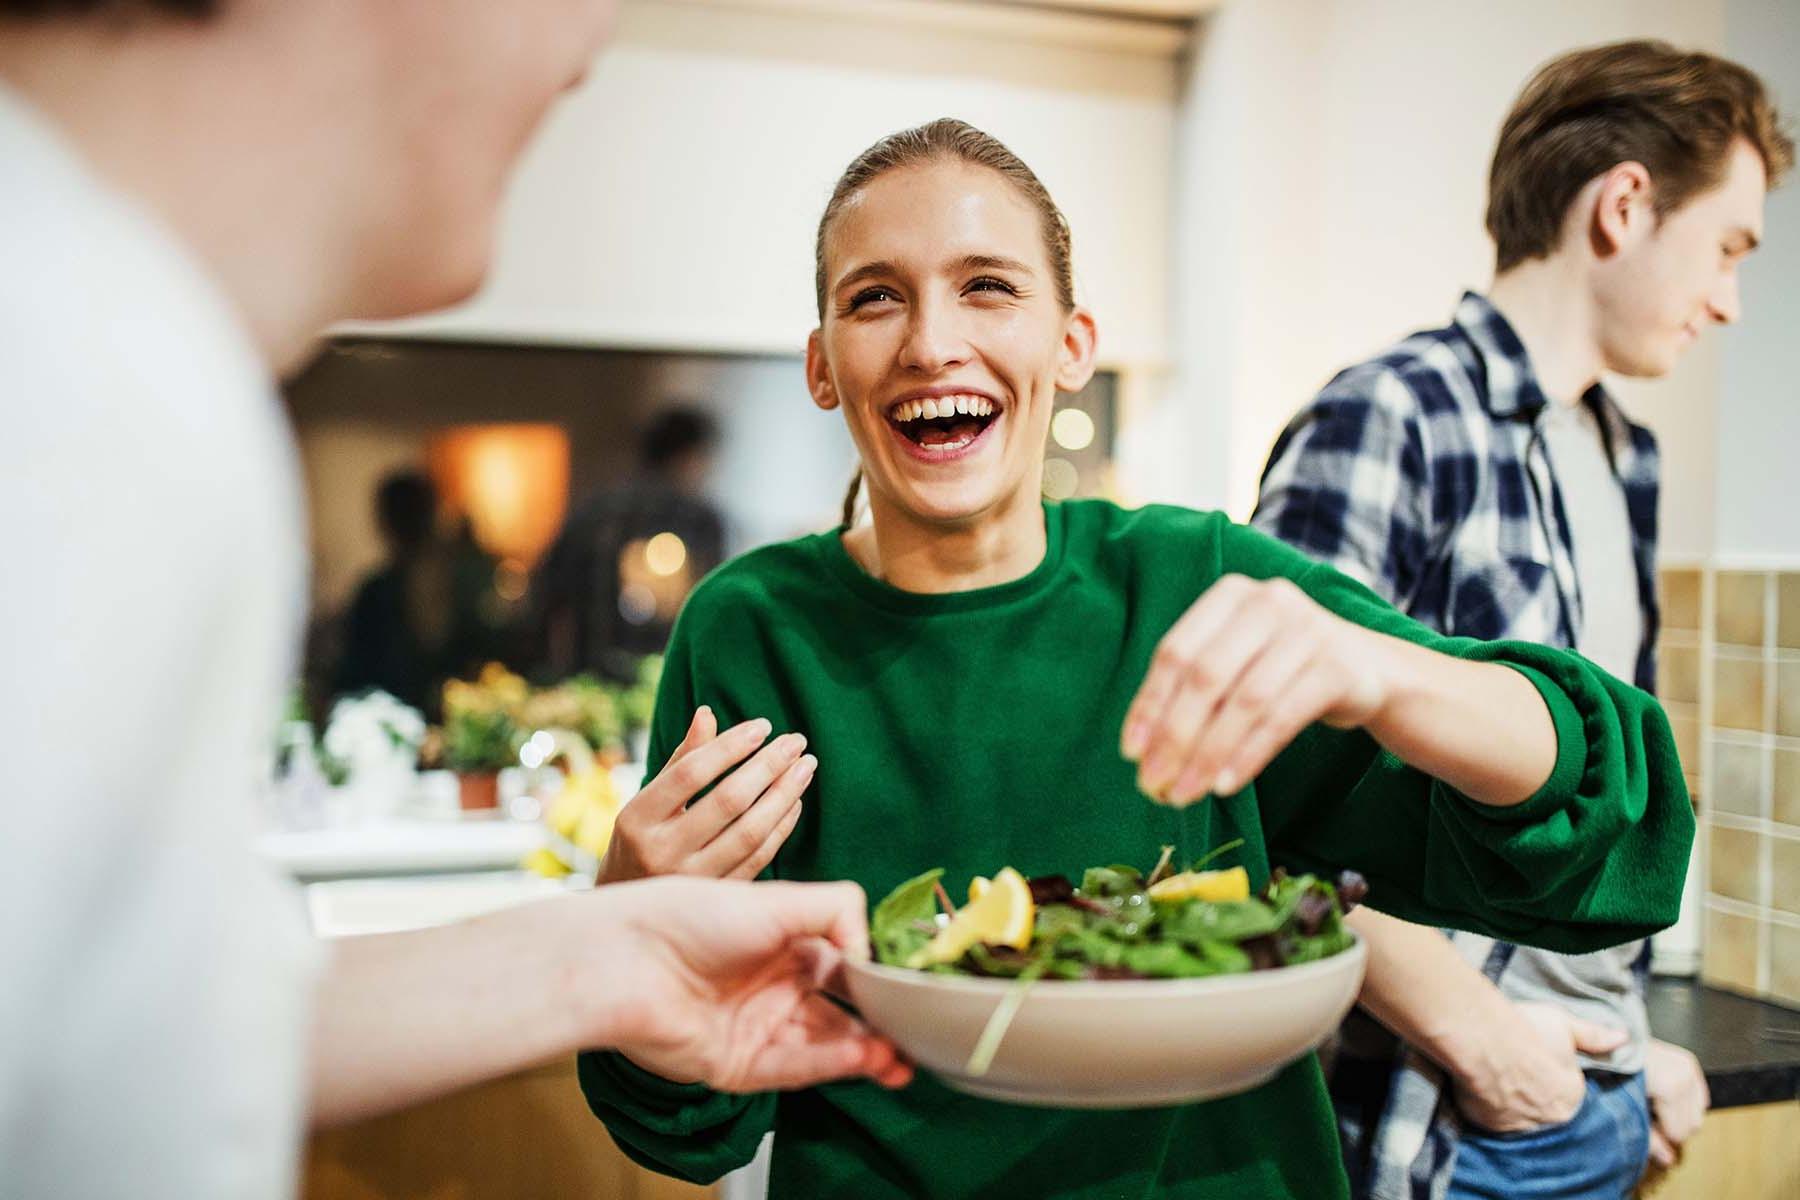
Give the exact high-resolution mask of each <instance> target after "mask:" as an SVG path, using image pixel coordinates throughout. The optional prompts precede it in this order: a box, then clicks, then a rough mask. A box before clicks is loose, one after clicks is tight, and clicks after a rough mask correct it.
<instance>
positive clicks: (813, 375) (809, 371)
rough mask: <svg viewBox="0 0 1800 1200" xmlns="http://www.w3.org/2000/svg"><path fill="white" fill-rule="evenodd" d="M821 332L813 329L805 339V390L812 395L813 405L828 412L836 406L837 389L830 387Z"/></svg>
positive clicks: (829, 369) (828, 368)
mask: <svg viewBox="0 0 1800 1200" xmlns="http://www.w3.org/2000/svg"><path fill="white" fill-rule="evenodd" d="M821 332H822V331H821V330H818V329H815V330H813V331H812V335H811V336H810V337H808V338H807V339H806V390H807V391H809V392H811V393H812V398H813V403H814V404H816V405H818V406H819V407H820V408H823V409H827V410H830V409H833V408H836V407H837V406H838V397H837V389H836V388H835V387H833V386H831V368H830V367H829V366H828V365H827V364H826V362H825V345H824V342H823V341H822V340H821V339H820V334H821Z"/></svg>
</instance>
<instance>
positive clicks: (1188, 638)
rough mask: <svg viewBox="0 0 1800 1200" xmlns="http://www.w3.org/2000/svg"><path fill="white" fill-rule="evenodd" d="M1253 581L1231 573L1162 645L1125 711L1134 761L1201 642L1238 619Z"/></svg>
mask: <svg viewBox="0 0 1800 1200" xmlns="http://www.w3.org/2000/svg"><path fill="white" fill-rule="evenodd" d="M1249 587H1250V581H1249V580H1247V579H1245V578H1243V577H1242V576H1239V575H1227V576H1225V577H1224V578H1223V579H1221V580H1219V581H1218V582H1217V583H1215V584H1214V585H1213V586H1212V587H1211V588H1209V589H1207V591H1206V594H1205V595H1203V596H1201V597H1200V599H1198V600H1196V601H1195V602H1194V604H1193V607H1191V608H1189V609H1188V610H1187V612H1185V613H1183V614H1182V617H1181V619H1180V620H1179V621H1177V622H1175V625H1174V627H1173V628H1172V629H1170V630H1169V632H1168V633H1166V634H1164V635H1163V639H1162V641H1161V642H1159V643H1157V647H1156V653H1155V654H1154V655H1153V656H1152V657H1151V659H1150V670H1149V673H1148V674H1146V675H1145V676H1144V682H1143V683H1142V684H1140V685H1139V686H1138V691H1137V695H1136V696H1135V697H1133V699H1132V701H1131V707H1130V708H1129V709H1127V710H1126V713H1125V728H1124V730H1123V732H1122V734H1121V739H1120V753H1122V754H1123V755H1124V756H1125V757H1126V758H1127V759H1130V760H1131V761H1133V762H1140V761H1142V760H1143V758H1144V756H1145V754H1146V753H1147V752H1148V751H1149V749H1150V746H1151V742H1152V741H1153V739H1154V737H1155V734H1156V731H1157V728H1158V726H1159V725H1160V724H1161V722H1162V719H1163V715H1164V713H1166V712H1167V711H1168V708H1169V705H1170V704H1172V703H1173V702H1174V700H1175V697H1176V694H1177V693H1178V692H1179V691H1180V690H1181V685H1182V682H1183V680H1184V679H1185V678H1186V677H1187V673H1188V669H1189V666H1190V664H1191V663H1192V662H1193V660H1194V657H1195V655H1196V653H1197V651H1198V650H1199V648H1200V647H1201V646H1204V645H1205V644H1206V643H1207V642H1208V641H1210V640H1211V639H1212V637H1213V635H1214V634H1215V633H1217V632H1218V631H1219V630H1220V629H1222V628H1224V627H1225V626H1226V625H1227V624H1228V623H1229V622H1230V621H1231V619H1232V616H1233V614H1234V613H1235V612H1236V611H1237V608H1238V606H1239V605H1240V604H1241V603H1242V602H1243V601H1244V599H1245V598H1246V596H1247V593H1248V589H1249Z"/></svg>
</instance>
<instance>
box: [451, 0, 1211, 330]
mask: <svg viewBox="0 0 1800 1200" xmlns="http://www.w3.org/2000/svg"><path fill="white" fill-rule="evenodd" d="M858 7H859V6H853V5H842V6H822V5H811V6H802V8H800V9H796V10H795V11H783V10H782V8H781V7H780V6H777V7H775V8H774V9H772V10H758V9H756V8H754V7H740V6H737V5H727V6H724V7H718V6H715V5H709V4H705V3H678V2H668V0H665V2H663V3H658V4H649V3H627V4H626V5H625V7H624V9H623V14H622V20H621V24H620V28H619V34H618V37H617V38H616V39H615V41H614V43H613V44H612V45H611V46H610V47H609V48H608V49H607V50H606V51H605V52H604V53H603V54H602V55H601V57H600V58H599V60H598V61H597V62H596V64H595V66H594V69H593V72H592V74H591V75H590V76H589V78H588V80H587V82H586V83H585V85H584V86H583V87H582V88H581V89H580V90H579V91H577V92H576V93H574V94H573V95H571V96H570V97H569V98H567V99H566V100H565V101H564V102H563V103H562V105H561V106H560V107H559V108H558V109H557V110H556V111H555V113H554V115H553V116H552V117H551V119H550V121H549V123H548V125H547V126H546V128H545V130H544V131H543V133H542V134H541V136H540V137H539V139H538V140H537V142H536V143H535V144H534V146H533V147H532V148H531V150H530V151H529V152H528V155H527V158H526V160H525V162H524V163H523V165H522V170H521V172H520V174H519V176H518V177H517V179H516V181H515V184H514V186H513V189H512V192H511V195H510V198H509V200H508V203H507V205H506V210H505V215H504V220H503V226H502V231H501V237H500V243H499V255H498V259H497V264H496V270H495V272H494V275H493V277H492V280H491V282H490V284H489V286H488V287H487V288H486V289H485V290H484V292H483V293H482V294H481V295H480V296H479V297H477V298H476V300H475V301H474V302H473V303H471V304H469V305H467V306H466V307H465V308H463V309H462V310H461V311H458V312H456V313H453V314H448V315H445V316H442V317H438V318H435V319H434V320H432V321H430V322H428V323H426V325H425V326H424V327H425V328H431V329H438V330H455V331H459V332H465V333H475V334H478V335H481V336H495V335H500V336H524V337H531V338H555V339H564V340H571V341H577V342H584V343H587V344H605V345H627V346H678V347H683V348H698V349H721V350H749V351H757V352H793V351H796V350H798V349H799V348H800V347H801V346H802V344H803V343H804V340H805V337H806V334H807V333H808V331H809V330H810V329H811V328H812V327H813V325H814V324H815V323H816V320H815V307H814V298H813V283H812V269H813V231H814V227H815V225H816V223H817V220H818V216H819V213H820V211H821V209H822V208H823V207H824V204H825V200H826V198H827V197H828V195H829V194H830V190H831V187H832V184H833V183H834V182H835V181H836V178H837V175H838V173H839V172H840V171H841V170H842V169H843V167H844V166H845V165H846V164H847V163H848V162H849V161H850V159H851V158H852V157H854V156H855V155H856V154H857V153H858V152H859V151H861V150H862V149H863V148H864V147H865V146H867V145H868V144H869V143H871V142H873V141H874V140H875V139H877V138H878V137H881V136H882V135H884V134H887V133H891V132H893V131H895V130H897V129H901V128H904V127H906V126H909V125H914V124H918V123H920V122H923V121H926V120H930V119H932V118H935V117H940V116H947V115H949V116H959V117H963V118H965V119H967V120H969V121H972V122H974V123H975V124H977V125H979V126H981V127H982V128H985V129H987V130H988V131H989V132H991V133H993V134H995V135H996V136H998V137H1000V138H1001V139H1002V140H1003V141H1005V142H1007V143H1008V144H1009V145H1010V146H1011V147H1012V148H1013V149H1014V150H1015V151H1016V152H1018V153H1019V155H1020V156H1021V157H1023V158H1024V159H1025V160H1026V161H1027V162H1028V163H1030V164H1031V165H1032V167H1033V168H1034V169H1035V170H1036V171H1037V172H1038V173H1039V175H1040V176H1041V177H1042V178H1043V179H1044V181H1045V183H1046V184H1047V185H1048V186H1049V188H1050V190H1051V192H1052V194H1054V195H1055V196H1056V197H1057V199H1058V201H1059V202H1060V203H1061V204H1062V206H1063V207H1064V209H1065V210H1066V211H1067V213H1068V215H1069V218H1070V221H1071V223H1072V225H1073V227H1074V229H1075V231H1076V238H1075V266H1076V274H1077V286H1078V289H1079V290H1080V292H1081V293H1082V296H1083V298H1084V299H1085V300H1086V301H1087V302H1089V303H1091V304H1092V305H1093V306H1094V307H1095V309H1096V310H1097V311H1098V312H1099V313H1100V314H1101V318H1102V350H1101V354H1102V358H1103V359H1104V360H1105V361H1106V362H1108V363H1110V364H1119V363H1155V362H1158V361H1161V360H1163V359H1164V358H1165V357H1166V356H1167V353H1168V342H1167V322H1166V317H1165V311H1164V309H1165V297H1166V292H1167V279H1168V275H1167V259H1166V255H1165V253H1164V247H1165V246H1166V245H1167V242H1168V236H1169V186H1168V180H1169V149H1170V141H1171V136H1172V128H1173V121H1174V98H1175V92H1176V76H1175V63H1174V59H1173V57H1172V54H1171V53H1170V52H1169V51H1168V50H1167V49H1166V48H1165V49H1163V50H1161V51H1156V50H1154V48H1153V46H1154V39H1152V40H1151V42H1150V43H1146V44H1149V45H1151V46H1152V49H1148V50H1147V49H1143V48H1133V47H1134V45H1136V43H1138V42H1142V41H1144V39H1143V38H1141V37H1139V38H1134V37H1131V36H1128V35H1120V36H1119V37H1117V38H1112V37H1108V36H1106V32H1107V30H1109V29H1111V28H1112V27H1113V26H1114V25H1116V22H1105V21H1096V20H1094V19H1091V18H1087V19H1081V20H1077V19H1075V18H1061V17H1059V18H1046V17H1041V16H1037V15H1034V14H1029V13H1011V12H1008V11H1006V10H999V9H995V10H981V11H982V12H983V13H985V15H983V16H980V17H979V18H978V19H977V18H974V17H972V18H970V22H969V24H968V25H967V27H966V28H964V27H959V26H958V25H957V24H955V23H954V22H952V23H941V22H940V23H939V24H937V25H935V26H922V25H915V24H912V23H909V22H907V21H906V20H904V19H900V18H894V19H890V20H886V21H875V20H870V19H865V17H863V16H859V14H858V12H857V9H858ZM864 7H878V6H864ZM886 7H888V8H890V9H891V8H893V6H892V5H888V6H886ZM901 7H902V8H904V6H901ZM954 7H955V6H945V5H935V6H933V8H935V9H953V8H954ZM1047 21H1054V22H1057V23H1058V24H1056V25H1054V26H1052V28H1055V29H1061V28H1065V27H1066V28H1067V29H1068V30H1070V31H1072V32H1073V35H1079V34H1080V32H1081V31H1083V30H1089V29H1091V30H1093V31H1094V36H1093V37H1092V38H1091V41H1090V44H1088V45H1079V44H1070V42H1069V41H1068V40H1067V39H1066V37H1050V36H1033V37H1014V36H1001V35H999V34H996V32H995V30H999V31H1000V32H1001V34H1004V33H1005V31H1007V30H1009V29H1012V28H1014V27H1017V29H1018V30H1020V31H1023V32H1025V33H1028V34H1036V33H1039V32H1041V30H1042V28H1043V26H1042V23H1043V22H1047ZM1064 23H1066V25H1065V24H1064ZM1162 40H1163V43H1164V44H1165V47H1166V44H1167V39H1166V38H1164V39H1162Z"/></svg>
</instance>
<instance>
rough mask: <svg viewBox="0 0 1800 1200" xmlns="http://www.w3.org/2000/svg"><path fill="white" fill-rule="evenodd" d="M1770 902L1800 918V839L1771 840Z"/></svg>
mask: <svg viewBox="0 0 1800 1200" xmlns="http://www.w3.org/2000/svg"><path fill="white" fill-rule="evenodd" d="M1769 849H1770V851H1771V854H1770V856H1769V882H1770V888H1771V890H1770V897H1769V902H1770V903H1771V904H1773V905H1774V906H1775V907H1776V908H1779V909H1784V910H1785V911H1787V912H1791V913H1793V914H1794V915H1795V916H1797V917H1800V838H1770V839H1769Z"/></svg>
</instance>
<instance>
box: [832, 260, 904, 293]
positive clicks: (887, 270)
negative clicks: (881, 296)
mask: <svg viewBox="0 0 1800 1200" xmlns="http://www.w3.org/2000/svg"><path fill="white" fill-rule="evenodd" d="M897 274H899V268H898V267H896V266H895V265H894V264H893V263H891V262H888V261H887V260H885V259H883V260H881V261H878V262H869V263H864V264H863V265H862V266H860V267H858V268H856V270H854V271H850V272H847V273H846V274H844V275H843V276H842V277H841V278H840V279H839V280H838V281H837V284H836V286H834V287H833V288H832V289H831V290H832V291H834V292H835V291H836V290H837V289H838V288H842V287H848V286H850V285H851V284H853V283H861V282H862V281H863V280H865V279H876V278H880V277H881V276H884V275H886V276H893V275H897Z"/></svg>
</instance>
